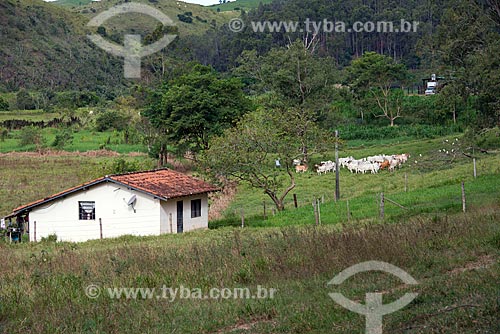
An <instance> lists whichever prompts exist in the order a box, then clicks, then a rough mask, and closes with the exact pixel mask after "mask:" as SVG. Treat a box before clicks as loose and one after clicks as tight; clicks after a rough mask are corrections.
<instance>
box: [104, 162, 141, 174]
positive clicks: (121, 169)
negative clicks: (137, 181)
mask: <svg viewBox="0 0 500 334" xmlns="http://www.w3.org/2000/svg"><path fill="white" fill-rule="evenodd" d="M111 169H112V170H111V172H112V173H113V174H121V173H128V172H135V171H137V170H139V169H140V167H139V165H138V164H137V163H136V162H135V161H126V160H125V159H123V158H118V159H115V160H114V161H113V165H112V166H111Z"/></svg>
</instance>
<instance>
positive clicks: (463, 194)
mask: <svg viewBox="0 0 500 334" xmlns="http://www.w3.org/2000/svg"><path fill="white" fill-rule="evenodd" d="M462 211H463V212H464V213H465V186H464V181H462Z"/></svg>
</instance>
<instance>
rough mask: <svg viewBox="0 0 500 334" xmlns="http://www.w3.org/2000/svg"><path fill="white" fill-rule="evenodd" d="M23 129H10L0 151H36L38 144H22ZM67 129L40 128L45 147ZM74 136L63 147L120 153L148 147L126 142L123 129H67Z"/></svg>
mask: <svg viewBox="0 0 500 334" xmlns="http://www.w3.org/2000/svg"><path fill="white" fill-rule="evenodd" d="M22 131H23V130H13V131H10V132H9V134H8V136H7V138H6V139H5V140H4V141H3V142H2V141H0V153H8V152H30V151H36V150H37V145H35V144H29V145H25V146H23V145H22V144H21V137H22ZM64 131H65V130H60V129H57V128H45V129H40V130H39V132H40V135H41V137H42V146H43V148H46V149H50V148H51V146H52V143H54V140H55V138H56V136H57V134H59V133H62V132H64ZM66 132H69V133H70V134H71V136H72V139H71V140H68V141H67V142H66V143H65V144H64V146H63V147H61V148H60V149H64V150H65V151H69V152H76V151H79V152H86V151H93V150H100V149H108V150H111V151H114V152H118V153H130V152H143V153H144V152H146V150H147V149H146V147H145V146H144V145H142V144H137V143H136V144H131V143H128V144H127V143H125V139H124V133H123V131H112V130H110V131H104V132H98V131H92V130H79V131H73V130H71V129H69V130H66Z"/></svg>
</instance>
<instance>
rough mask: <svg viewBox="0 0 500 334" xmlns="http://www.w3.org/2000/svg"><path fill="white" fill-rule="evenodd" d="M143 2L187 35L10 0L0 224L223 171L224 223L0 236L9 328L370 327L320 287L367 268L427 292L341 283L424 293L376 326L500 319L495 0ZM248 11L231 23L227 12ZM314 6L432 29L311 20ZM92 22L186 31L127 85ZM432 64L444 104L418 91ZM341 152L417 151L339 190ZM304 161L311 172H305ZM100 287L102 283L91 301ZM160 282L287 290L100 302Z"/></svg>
mask: <svg viewBox="0 0 500 334" xmlns="http://www.w3.org/2000/svg"><path fill="white" fill-rule="evenodd" d="M137 1H139V2H141V3H144V4H147V5H149V6H153V7H155V8H156V9H158V10H160V11H161V12H163V13H164V14H166V15H167V16H169V17H170V18H171V19H173V20H174V23H175V26H163V25H162V24H159V23H158V22H157V21H156V20H155V19H154V18H151V17H149V16H148V15H142V14H138V13H136V14H127V19H123V18H122V17H119V18H111V19H109V20H108V21H107V22H106V23H105V24H103V25H102V26H100V27H96V28H92V29H91V28H89V27H87V26H86V24H87V22H88V21H89V19H90V18H91V17H94V16H95V15H97V14H98V13H103V12H105V11H106V10H107V9H109V8H110V7H111V6H114V5H116V4H123V3H127V2H129V1H128V0H125V1H123V0H109V1H108V0H107V1H89V0H81V1H79V0H60V1H58V2H56V3H45V2H43V1H40V0H2V2H1V4H0V35H1V36H2V43H1V44H0V166H1V168H0V217H2V216H4V215H7V214H9V213H10V212H11V211H12V209H13V208H15V207H17V206H19V205H22V204H26V203H29V202H31V201H34V200H37V199H40V198H46V197H47V196H49V195H50V194H53V193H57V192H60V191H61V190H63V189H67V188H68V187H71V186H75V185H77V184H81V183H82V182H85V181H89V180H91V179H94V178H97V177H101V176H103V175H106V174H114V173H126V172H131V171H136V170H147V169H152V168H155V167H169V168H173V169H178V170H180V171H183V172H187V173H189V174H193V175H196V176H202V177H205V178H207V177H211V178H212V180H213V182H217V183H219V184H221V186H222V187H223V191H222V192H221V193H218V194H214V195H211V197H210V205H211V206H210V213H211V215H213V216H214V217H217V218H216V219H212V217H211V220H210V222H209V228H210V229H209V230H208V231H198V232H193V233H186V234H182V235H168V236H167V235H163V236H157V237H144V238H139V237H131V236H123V237H121V238H117V239H112V240H106V241H89V242H86V243H79V244H74V243H66V242H60V241H57V240H58V238H57V233H55V234H52V235H50V236H48V237H46V238H43V240H42V241H41V242H39V243H31V244H30V243H25V241H27V237H28V235H23V236H21V238H20V239H21V241H23V242H22V243H21V244H14V243H8V242H4V240H7V238H5V237H6V235H5V234H6V230H5V229H3V228H0V253H1V254H2V270H1V271H0V287H1V289H0V332H5V333H26V332H29V333H68V332H71V333H73V332H75V333H120V332H123V331H124V329H125V330H126V331H127V332H131V333H160V332H162V333H166V332H169V333H170V332H176V333H177V332H179V333H249V332H255V333H326V332H331V331H332V328H335V331H336V332H340V333H361V332H363V331H364V324H365V318H363V317H360V316H359V315H356V314H354V313H351V312H348V311H347V310H344V309H342V308H340V306H338V305H336V304H334V302H333V301H332V300H331V299H330V298H329V297H328V292H329V291H332V287H331V286H329V285H328V284H327V283H328V281H329V280H330V279H331V278H332V276H334V275H335V274H336V273H338V272H340V271H342V270H343V269H345V268H347V267H348V266H350V265H353V264H356V263H359V262H361V261H366V260H381V261H387V262H390V263H391V264H394V265H397V266H399V267H401V268H402V269H404V270H406V271H408V272H409V273H410V274H411V275H412V276H414V277H415V278H416V279H417V281H418V283H419V285H418V286H417V287H416V288H412V289H410V288H409V287H406V286H401V285H400V284H401V283H400V282H397V281H395V280H394V279H391V278H389V277H387V275H380V273H379V274H374V273H371V274H368V273H365V274H363V276H362V277H361V275H360V276H358V275H357V276H356V277H355V278H353V280H352V281H350V282H345V285H342V286H341V287H339V289H338V290H340V291H341V292H342V293H344V294H345V295H346V296H348V297H349V298H352V299H353V300H362V299H364V297H365V293H366V292H368V291H383V294H384V295H386V296H385V297H389V298H390V299H396V298H397V297H398V296H400V295H401V294H402V293H404V292H405V291H410V290H411V291H415V292H418V293H419V297H418V298H417V299H416V300H415V301H414V302H413V303H412V304H411V306H410V307H407V308H405V309H403V310H401V311H398V312H396V313H394V314H391V315H387V316H385V317H384V332H386V331H387V332H394V333H396V332H412V333H413V332H415V333H420V332H422V333H423V332H432V333H480V332H481V333H483V332H484V333H486V332H488V333H489V332H498V313H499V312H498V305H497V300H496V299H495V298H497V295H498V281H499V276H500V272H499V268H500V267H499V266H498V263H497V262H498V256H499V255H500V231H499V227H498V221H499V218H500V217H499V212H500V203H499V202H498V199H499V198H500V183H499V182H500V178H499V177H498V176H499V175H500V167H499V166H500V153H499V148H500V130H499V127H500V102H499V95H498V92H499V91H500V76H499V73H500V72H499V71H498V64H499V62H500V58H499V57H500V52H499V51H500V42H499V41H500V38H499V33H500V30H499V28H500V5H499V3H498V0H484V1H482V0H458V1H457V0H453V1H451V0H442V1H438V2H433V3H430V2H429V1H410V2H402V1H395V0H387V1H364V0H363V1H361V0H350V1H347V0H340V1H330V0H311V1H307V2H304V1H299V0H286V1H284V0H272V1H267V0H266V1H256V0H238V1H236V2H225V1H221V3H220V4H219V5H217V6H212V7H211V8H206V7H202V6H199V5H193V4H187V3H184V2H176V1H169V0H137ZM224 2H225V3H224ZM237 17H239V18H240V19H241V20H242V22H243V23H244V25H243V30H242V31H241V32H239V33H236V32H234V31H232V30H231V29H230V28H234V27H230V26H229V25H228V23H229V20H230V19H231V18H237ZM306 18H307V19H309V22H311V21H315V23H319V22H321V23H322V24H327V23H325V21H324V19H327V20H336V21H339V20H342V21H344V22H345V23H346V26H347V27H349V26H350V25H351V24H352V23H354V22H356V21H361V22H367V21H374V22H377V21H392V22H393V24H394V26H395V27H396V28H399V27H398V25H399V24H400V23H401V19H404V20H406V21H418V22H419V25H418V29H417V31H414V32H411V33H403V32H398V33H382V32H355V31H352V30H351V31H349V30H346V31H345V32H335V33H333V32H328V31H326V30H325V28H326V27H325V26H322V27H320V29H319V30H318V31H316V32H312V31H307V29H305V28H306V27H305V26H304V24H305V23H304V20H305V19H306ZM297 20H299V22H298V23H299V26H298V29H297V30H296V31H285V30H282V31H275V32H256V31H253V30H252V23H254V22H257V21H259V22H264V21H270V22H275V21H290V22H294V21H297ZM233 23H234V22H233ZM309 28H311V27H310V26H309ZM301 29H302V31H301ZM91 33H97V34H99V35H101V36H102V37H103V38H105V39H107V40H108V41H109V42H111V43H116V44H123V39H124V36H125V34H134V35H140V36H141V40H142V41H143V42H142V43H143V44H144V45H148V44H151V43H154V42H155V41H157V40H159V39H160V38H161V37H162V36H163V35H164V34H174V35H177V38H176V39H175V40H174V42H173V43H171V44H170V45H169V46H168V47H167V48H165V49H164V50H162V51H160V52H158V53H155V54H154V55H151V56H148V57H144V58H143V59H141V75H142V76H141V78H140V79H137V80H127V79H125V78H123V59H121V58H117V57H115V56H112V55H110V54H108V53H106V52H105V51H103V50H101V49H100V48H98V47H96V46H95V45H93V44H92V43H91V42H90V41H89V39H88V38H87V35H89V34H91ZM431 73H436V74H437V75H438V85H437V89H436V95H433V96H426V95H424V94H423V89H422V88H423V87H422V84H423V81H422V80H428V78H429V76H430V74H431ZM335 130H339V133H340V138H335V135H334V131H335ZM335 144H336V145H338V147H339V149H340V156H341V157H348V156H353V157H354V158H357V159H359V158H364V157H367V156H370V155H380V154H399V153H408V154H409V155H410V158H409V159H408V161H407V162H406V163H405V164H404V165H403V166H401V168H397V169H396V170H395V171H394V172H391V173H390V172H388V171H385V170H382V171H380V172H379V173H378V174H371V173H370V174H351V173H350V172H348V171H347V170H345V169H342V170H340V189H341V196H340V198H334V196H333V194H334V185H335V175H334V174H333V173H327V174H324V175H318V174H317V173H316V171H315V170H314V168H313V166H315V165H317V164H320V163H321V162H322V161H328V160H334V156H335V153H334V151H333V150H334V145H335ZM296 159H299V160H301V166H302V167H301V168H303V169H305V168H308V169H309V171H308V172H305V173H296V172H295V171H294V169H295V167H294V164H295V163H296V162H297V161H294V160H296ZM473 162H474V165H473ZM474 173H476V174H477V176H476V175H474ZM462 184H463V185H464V187H465V197H466V206H465V208H466V210H465V212H462V211H463V207H462V189H461V185H462ZM381 193H384V196H385V199H386V202H385V209H384V210H385V211H384V216H383V217H381V215H380V207H381V202H380V198H381V195H380V194H381ZM292 195H293V196H292ZM313 203H314V204H313ZM311 204H313V205H314V206H315V208H313V206H311ZM316 221H317V223H316ZM242 225H243V226H244V228H241V226H242ZM89 284H97V285H99V286H100V287H101V290H100V291H101V295H100V296H98V297H97V298H95V299H92V298H89V297H88V296H86V295H85V291H86V290H85V289H86V287H87V286H89ZM163 284H164V285H165V286H166V287H171V288H174V289H175V288H181V286H184V287H191V288H200V289H202V290H203V291H206V290H208V289H210V288H213V287H220V288H233V287H238V288H241V287H247V288H250V289H252V290H255V289H258V286H265V287H269V288H274V289H278V294H277V295H276V298H274V299H273V298H268V299H251V298H250V299H228V300H224V299H222V298H218V299H216V300H213V299H204V300H199V299H179V300H175V301H173V302H170V301H167V300H164V299H162V298H150V299H148V298H147V296H143V295H141V296H140V298H136V299H128V300H124V299H121V300H119V299H112V298H110V297H109V296H108V295H106V291H107V290H106V288H107V287H114V288H123V287H131V288H132V287H138V288H157V289H159V288H161V287H162V285H163ZM141 294H142V292H141ZM160 297H161V296H160ZM384 299H388V298H384ZM386 302H387V300H386Z"/></svg>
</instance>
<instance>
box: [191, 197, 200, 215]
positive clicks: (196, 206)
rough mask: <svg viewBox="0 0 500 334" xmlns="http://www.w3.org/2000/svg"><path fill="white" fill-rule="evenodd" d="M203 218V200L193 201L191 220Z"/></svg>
mask: <svg viewBox="0 0 500 334" xmlns="http://www.w3.org/2000/svg"><path fill="white" fill-rule="evenodd" d="M196 217H201V199H193V200H192V201H191V218H196Z"/></svg>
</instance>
